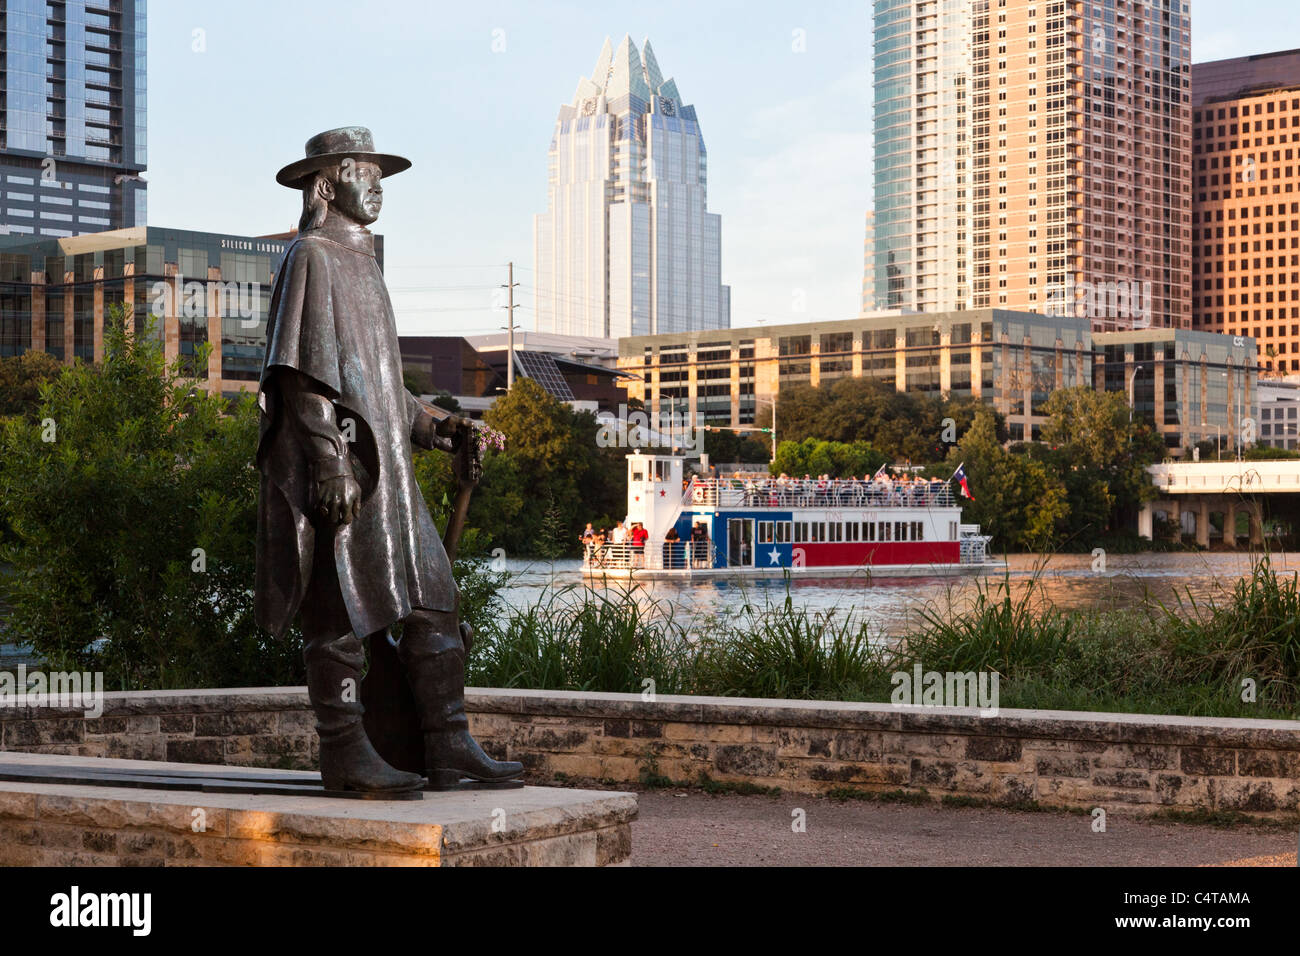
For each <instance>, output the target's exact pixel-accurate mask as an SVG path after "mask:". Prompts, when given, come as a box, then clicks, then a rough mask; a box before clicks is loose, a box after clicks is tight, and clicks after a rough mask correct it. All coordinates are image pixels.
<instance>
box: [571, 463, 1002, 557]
mask: <svg viewBox="0 0 1300 956" xmlns="http://www.w3.org/2000/svg"><path fill="white" fill-rule="evenodd" d="M627 463H628V492H627V519H626V520H625V522H624V524H625V526H626V527H627V528H629V529H631V528H633V527H634V526H635V525H637V524H640V525H641V526H642V527H643V528H644V529H645V531H646V532H647V535H646V536H645V540H644V544H636V543H634V541H635V538H634V537H632V536H631V535H629V537H628V539H627V541H625V542H623V543H620V544H614V543H605V544H602V545H600V546H591V545H589V546H588V547H587V548H586V549H585V555H584V557H583V562H582V570H583V574H584V575H587V576H589V577H593V578H601V577H606V578H633V577H635V578H637V579H639V580H645V579H651V580H654V579H674V578H691V577H700V578H730V577H742V578H773V577H774V578H781V577H784V576H785V575H786V574H789V575H790V576H791V577H792V578H849V577H873V578H874V577H889V578H900V577H936V576H953V575H962V574H986V573H990V572H1000V571H1002V570H1004V569H1005V568H1006V562H1005V561H1000V560H997V559H995V558H993V557H991V556H990V555H989V554H988V543H989V536H988V535H984V534H980V529H979V525H973V524H963V523H962V520H961V507H960V505H959V504H958V503H957V501H956V500H955V498H954V496H953V491H952V487H951V484H950V482H947V481H942V480H935V481H925V480H923V479H917V480H908V479H907V478H903V477H899V478H895V477H893V476H888V475H884V474H882V475H878V476H876V477H875V478H872V479H820V480H819V479H809V478H798V479H785V478H781V479H778V478H770V477H767V476H764V475H749V476H736V477H732V478H709V477H702V476H693V477H691V478H689V479H686V478H684V464H685V459H684V458H681V457H677V456H667V455H646V454H640V453H636V454H631V455H628V456H627ZM670 530H671V532H672V533H671V534H670ZM638 537H639V536H638Z"/></svg>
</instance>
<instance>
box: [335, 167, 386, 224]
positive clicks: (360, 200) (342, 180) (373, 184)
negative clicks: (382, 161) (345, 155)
mask: <svg viewBox="0 0 1300 956" xmlns="http://www.w3.org/2000/svg"><path fill="white" fill-rule="evenodd" d="M380 176H381V174H380V171H379V167H378V166H377V165H375V164H374V163H353V162H346V163H344V164H343V165H342V167H341V168H340V169H339V178H338V183H337V184H336V185H335V186H334V198H333V199H332V200H330V206H331V207H332V208H333V209H334V210H335V211H337V212H338V213H340V214H341V215H343V216H346V217H347V218H348V219H351V220H352V221H353V222H359V223H361V225H363V226H368V225H370V224H371V223H372V222H374V221H375V220H376V219H378V218H379V210H380V208H381V207H382V206H383V205H384V188H383V186H381V185H380V184H379V180H380Z"/></svg>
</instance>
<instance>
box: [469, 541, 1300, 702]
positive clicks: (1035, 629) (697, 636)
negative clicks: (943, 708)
mask: <svg viewBox="0 0 1300 956" xmlns="http://www.w3.org/2000/svg"><path fill="white" fill-rule="evenodd" d="M1039 573H1041V568H1040V569H1039ZM915 664H920V665H922V667H923V668H924V669H925V670H926V671H939V672H959V673H965V672H971V671H974V672H980V671H989V672H996V673H997V674H998V675H999V676H1000V687H1001V701H1000V705H1001V706H1002V707H1031V708H1039V709H1055V710H1090V711H1116V712H1132V713H1167V714H1187V715H1198V716H1249V717H1287V716H1294V715H1295V711H1296V708H1297V706H1298V705H1300V585H1298V584H1297V579H1296V575H1295V573H1291V574H1289V575H1283V576H1279V575H1278V574H1277V572H1276V571H1275V570H1274V569H1273V567H1272V566H1271V565H1270V563H1269V562H1268V561H1267V559H1263V560H1261V561H1260V562H1259V563H1258V564H1257V565H1256V566H1255V568H1254V569H1253V572H1252V574H1251V576H1250V577H1248V578H1244V579H1241V580H1239V581H1237V582H1235V583H1234V584H1233V585H1232V587H1231V588H1227V587H1225V589H1224V597H1223V598H1222V599H1216V600H1212V601H1209V602H1205V601H1202V602H1199V603H1198V602H1197V601H1195V600H1194V599H1193V598H1192V597H1191V596H1190V594H1188V595H1187V596H1186V597H1185V598H1183V599H1180V600H1177V601H1175V602H1174V603H1173V604H1172V605H1167V604H1163V603H1161V602H1160V601H1158V600H1156V599H1155V598H1153V597H1150V596H1144V597H1143V598H1141V599H1139V600H1138V601H1137V602H1135V603H1134V604H1133V605H1132V606H1130V607H1128V608H1122V609H1118V610H1109V611H1075V610H1062V609H1060V608H1058V607H1056V606H1055V605H1053V604H1052V602H1051V601H1050V600H1048V598H1047V597H1046V595H1045V593H1044V590H1043V587H1042V585H1041V583H1040V581H1039V574H1038V573H1036V574H1035V575H1034V576H1033V577H1032V578H1031V579H1030V580H1029V581H1027V582H1023V583H1022V582H1013V581H1012V580H1011V579H1010V578H1009V577H1005V578H1002V579H1000V580H995V581H987V582H979V583H977V585H976V590H975V593H974V598H973V600H972V601H971V602H970V604H969V606H963V607H961V608H958V607H955V606H954V605H953V602H952V600H951V598H950V599H949V601H948V602H947V603H946V604H940V603H938V602H935V603H931V604H929V605H927V606H925V607H924V608H922V609H921V610H920V612H919V615H918V618H917V624H916V626H915V627H913V628H911V629H910V630H909V631H908V633H906V634H905V635H904V636H903V637H901V638H900V639H898V640H894V641H888V640H886V639H884V638H883V637H882V635H880V634H879V633H877V632H876V630H875V629H874V628H873V626H872V622H871V621H870V620H868V619H866V618H864V617H863V616H862V615H861V614H859V613H857V612H855V611H853V610H852V609H847V610H838V611H823V610H817V611H814V610H809V609H807V608H803V607H799V606H798V605H797V604H796V603H795V600H794V595H793V594H792V593H791V591H790V589H789V587H787V591H786V595H785V598H784V600H780V601H775V602H774V601H772V600H771V599H764V600H763V601H762V602H761V603H760V602H750V601H749V600H748V599H747V597H746V596H744V595H743V592H742V596H741V599H740V600H738V601H734V602H729V604H728V606H727V607H726V608H725V611H724V613H719V614H693V615H691V614H684V613H683V612H681V611H680V609H678V608H676V607H675V606H673V605H671V604H669V603H667V602H663V601H655V600H650V599H647V598H646V597H645V596H644V595H642V594H641V593H639V592H637V591H635V590H634V589H632V588H631V587H628V588H627V589H625V590H622V591H614V592H606V591H600V590H596V589H593V588H591V587H589V586H570V587H564V588H560V589H557V590H553V591H549V592H547V593H545V594H544V595H543V596H541V597H540V598H538V600H537V601H535V602H534V603H533V604H532V605H530V606H527V607H524V608H520V609H514V610H509V611H506V612H503V613H500V614H497V615H496V616H495V617H494V618H493V619H492V620H489V621H487V622H485V623H484V624H483V625H481V626H480V628H479V642H478V644H477V645H476V647H475V650H474V653H473V655H472V658H471V662H470V673H469V679H470V681H471V682H472V683H476V684H479V685H485V686H495V687H529V688H537V689H548V690H583V691H613V692H625V693H645V692H647V691H651V690H652V691H653V692H655V693H659V694H701V695H712V696H727V697H762V698H777V699H782V698H784V699H816V700H879V701H887V700H889V696H890V689H891V681H890V676H891V675H892V674H893V673H895V672H898V671H903V672H910V671H911V670H912V668H913V666H914V665H915ZM1248 679H1249V680H1250V681H1253V687H1254V698H1253V699H1247V698H1249V697H1250V695H1249V694H1243V690H1244V689H1245V687H1246V685H1245V684H1244V683H1243V682H1245V681H1247V680H1248Z"/></svg>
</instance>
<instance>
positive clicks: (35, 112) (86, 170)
mask: <svg viewBox="0 0 1300 956" xmlns="http://www.w3.org/2000/svg"><path fill="white" fill-rule="evenodd" d="M145 14H146V3H145V0H5V2H4V3H3V4H0V50H2V51H3V58H4V67H3V81H4V87H3V91H2V92H0V234H8V235H14V236H56V237H66V236H74V235H80V234H83V233H88V232H103V231H105V230H110V229H124V228H130V227H133V226H143V225H145V223H146V193H145V182H144V180H143V179H141V178H140V176H141V174H142V173H143V172H144V170H145V167H146V165H147V156H146V128H145V115H146V113H145V100H146V75H145V67H146V43H145V21H146V15H145Z"/></svg>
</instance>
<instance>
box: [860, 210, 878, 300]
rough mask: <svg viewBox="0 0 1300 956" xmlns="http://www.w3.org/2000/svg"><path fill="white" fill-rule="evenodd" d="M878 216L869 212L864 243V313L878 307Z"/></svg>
mask: <svg viewBox="0 0 1300 956" xmlns="http://www.w3.org/2000/svg"><path fill="white" fill-rule="evenodd" d="M875 257H876V214H875V212H874V211H872V210H870V209H868V210H867V229H866V238H865V239H864V240H863V243H862V312H863V314H866V313H867V312H872V311H874V310H875V309H876V308H877V305H876V271H875V268H874V267H873V263H874V262H875Z"/></svg>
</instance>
